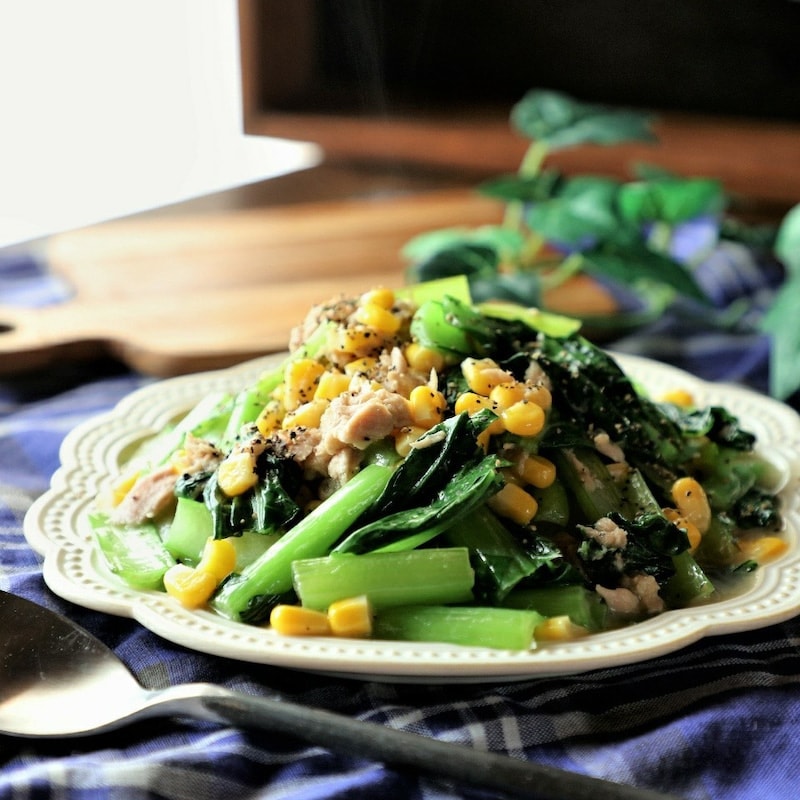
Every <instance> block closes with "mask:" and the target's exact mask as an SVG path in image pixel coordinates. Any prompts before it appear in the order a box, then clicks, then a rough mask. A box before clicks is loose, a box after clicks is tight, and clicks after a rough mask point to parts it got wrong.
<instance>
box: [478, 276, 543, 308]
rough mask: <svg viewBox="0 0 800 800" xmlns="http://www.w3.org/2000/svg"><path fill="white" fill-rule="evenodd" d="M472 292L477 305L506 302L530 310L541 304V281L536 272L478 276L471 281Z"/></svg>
mask: <svg viewBox="0 0 800 800" xmlns="http://www.w3.org/2000/svg"><path fill="white" fill-rule="evenodd" d="M470 291H471V294H472V299H473V301H474V302H476V303H484V302H488V301H491V300H506V301H509V302H512V303H519V304H520V305H521V306H524V307H526V308H528V307H532V306H538V305H539V304H540V302H541V280H540V279H539V275H538V274H537V273H536V272H511V273H498V274H497V275H494V276H492V277H486V276H483V275H481V276H477V277H475V278H473V279H472V280H470Z"/></svg>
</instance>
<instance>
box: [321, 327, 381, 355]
mask: <svg viewBox="0 0 800 800" xmlns="http://www.w3.org/2000/svg"><path fill="white" fill-rule="evenodd" d="M330 346H331V349H333V350H336V351H338V352H341V353H346V354H347V355H353V356H363V355H366V354H368V353H371V352H375V351H378V350H380V349H381V348H382V347H383V337H382V336H379V335H378V334H377V333H376V332H375V331H374V330H372V329H371V328H368V327H367V326H366V325H356V326H352V327H349V328H337V329H336V330H335V331H334V333H333V334H332V335H331V342H330Z"/></svg>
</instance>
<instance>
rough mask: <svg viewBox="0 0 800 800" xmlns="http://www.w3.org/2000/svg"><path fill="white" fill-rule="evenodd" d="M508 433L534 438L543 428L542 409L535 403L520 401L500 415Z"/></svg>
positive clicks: (543, 417)
mask: <svg viewBox="0 0 800 800" xmlns="http://www.w3.org/2000/svg"><path fill="white" fill-rule="evenodd" d="M500 417H501V418H502V420H503V423H504V424H505V426H506V430H507V431H508V432H509V433H513V434H516V435H517V436H536V435H538V434H539V433H541V432H542V428H544V421H545V414H544V409H543V408H542V407H541V406H539V405H537V404H536V403H531V402H529V401H527V400H522V401H521V402H519V403H514V405H513V406H510V407H509V408H506V409H505V410H503V411H502V412H501V413H500Z"/></svg>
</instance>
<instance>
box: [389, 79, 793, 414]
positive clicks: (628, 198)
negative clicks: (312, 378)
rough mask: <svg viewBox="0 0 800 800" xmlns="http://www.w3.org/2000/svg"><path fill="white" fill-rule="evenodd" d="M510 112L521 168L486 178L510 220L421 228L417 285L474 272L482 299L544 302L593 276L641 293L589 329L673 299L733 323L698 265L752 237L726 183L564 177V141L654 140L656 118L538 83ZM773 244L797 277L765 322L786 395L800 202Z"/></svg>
mask: <svg viewBox="0 0 800 800" xmlns="http://www.w3.org/2000/svg"><path fill="white" fill-rule="evenodd" d="M510 121H511V125H512V127H513V128H514V129H515V130H516V131H517V132H518V133H519V134H520V135H522V136H523V137H525V138H527V139H528V140H529V141H530V144H529V146H528V149H527V151H526V153H525V155H524V156H523V159H522V161H521V164H520V166H519V169H518V170H517V172H516V173H514V174H508V175H501V176H498V177H496V178H494V179H491V180H488V181H486V182H485V183H483V184H482V185H480V186H479V187H478V191H479V192H480V193H481V194H483V195H485V196H488V197H492V198H494V199H496V200H498V201H499V202H501V203H503V204H504V205H505V209H504V212H505V213H504V217H503V221H502V223H500V224H498V225H485V226H481V227H477V228H463V227H459V228H449V229H444V230H437V231H431V232H428V233H425V234H422V235H420V236H417V237H415V238H414V239H412V240H411V241H409V242H408V243H407V245H406V247H405V248H404V256H405V258H406V259H407V261H408V262H409V264H410V266H409V269H408V278H409V280H410V281H411V282H419V281H425V280H431V279H435V278H441V277H445V276H452V275H466V276H467V278H468V280H469V283H470V289H471V292H472V295H473V298H474V299H475V301H476V302H478V303H481V302H488V301H494V300H505V301H511V302H515V303H519V304H522V305H524V306H536V307H540V308H544V309H546V307H547V306H546V302H545V298H546V295H547V292H548V290H550V289H553V288H556V287H558V286H560V285H562V284H564V283H565V282H567V281H569V280H570V279H571V278H572V277H573V276H575V275H577V274H578V273H586V274H588V275H590V276H592V277H594V278H595V279H597V280H598V281H599V282H601V283H603V284H605V285H607V286H610V287H613V288H614V289H615V290H616V291H617V292H618V293H619V294H620V296H621V295H626V294H627V295H629V296H630V295H632V296H633V298H634V300H635V302H634V304H633V307H632V308H630V309H628V308H624V309H621V311H620V313H619V314H617V315H615V316H614V318H613V319H608V320H603V319H601V318H597V317H594V318H592V319H591V322H592V324H593V326H598V325H602V324H603V323H604V322H607V324H608V325H609V326H611V327H612V328H613V329H615V330H618V331H621V330H625V329H627V328H629V327H631V326H634V327H635V326H637V325H640V324H642V323H644V322H648V321H652V320H654V319H656V318H658V316H660V315H661V314H662V313H663V312H664V310H665V309H667V308H668V307H669V306H671V305H672V304H674V303H675V302H676V301H680V302H681V303H682V304H683V305H684V306H688V307H689V309H693V313H695V314H696V315H699V316H702V317H703V319H704V320H707V321H708V324H713V325H718V326H725V325H730V324H732V322H735V321H736V315H735V313H733V312H735V309H722V310H720V309H716V308H714V307H713V303H712V299H711V298H710V297H709V296H708V294H707V293H706V291H705V290H704V289H703V287H702V284H701V282H699V281H698V279H697V274H696V273H697V267H698V266H699V265H700V264H702V263H703V261H704V260H705V259H706V258H708V256H709V255H711V253H712V252H713V251H714V249H715V248H716V247H717V246H718V245H719V243H720V241H721V240H722V239H723V238H728V237H730V236H731V235H735V236H736V238H739V239H740V240H741V241H746V240H747V237H748V236H749V235H750V234H755V232H754V231H753V230H752V229H750V228H748V226H746V225H745V224H744V223H738V222H737V223H736V225H732V224H731V219H730V216H729V211H730V209H729V205H730V202H729V197H728V195H727V194H726V192H725V190H724V188H723V186H722V185H721V183H720V182H719V181H717V180H713V179H710V178H684V177H678V176H675V175H673V174H670V173H668V172H666V171H665V170H662V169H660V168H658V167H654V166H642V165H639V166H638V167H635V173H634V177H633V178H632V179H631V180H627V181H622V180H617V179H615V178H611V177H605V176H599V175H577V176H571V177H568V176H566V175H563V174H561V173H560V172H559V171H557V170H555V169H553V168H550V167H547V166H546V161H547V158H548V156H549V155H551V154H552V153H554V152H556V151H558V150H562V149H565V148H568V147H574V146H578V145H585V144H597V145H604V146H611V145H615V144H622V143H625V142H633V141H640V142H642V141H643V142H647V141H655V139H656V137H655V134H654V133H653V129H652V123H653V119H652V117H651V116H650V115H648V114H645V113H642V112H639V111H634V110H628V109H617V108H608V107H605V106H602V105H596V104H590V103H584V102H580V101H577V100H575V99H573V98H571V97H569V96H567V95H565V94H562V93H559V92H555V91H549V90H542V89H535V90H532V91H530V92H528V93H527V94H526V95H525V96H524V97H523V98H522V99H521V100H520V101H519V102H518V103H517V104H516V105H515V106H514V107H513V109H512V111H511V117H510ZM731 231H735V234H732V233H731ZM758 233H759V244H760V245H766V246H768V247H769V246H771V245H772V238H773V237H774V232H768V233H767V235H766V236H763V235H762V233H763V232H761V231H759V232H758ZM687 239H688V240H689V241H690V242H691V247H689V248H688V250H687V249H686V248H685V246H684V243H685V241H686V240H687ZM775 253H776V255H777V256H778V257H779V258H780V259H781V260H782V261H783V262H784V263H785V264H786V267H787V269H788V272H789V277H788V280H787V281H786V283H785V285H784V286H782V288H781V290H780V292H779V295H778V298H777V300H776V302H775V304H774V306H773V307H772V308H771V309H770V311H769V313H768V314H767V315H766V318H765V319H764V321H763V326H762V329H763V331H764V332H767V333H769V334H770V335H771V337H772V340H773V352H772V354H771V392H772V394H774V395H775V396H776V397H779V398H782V399H785V398H787V397H788V396H789V395H791V394H792V393H793V392H794V391H796V390H797V389H798V388H800V358H797V356H798V355H800V328H797V327H796V326H793V325H790V324H787V321H788V320H790V319H791V317H792V315H793V313H794V311H793V310H794V309H796V308H797V307H798V303H800V211H796V213H794V214H790V215H789V216H788V217H787V218H786V220H785V221H784V223H783V225H782V227H781V232H780V235H779V236H778V238H777V240H776V243H775Z"/></svg>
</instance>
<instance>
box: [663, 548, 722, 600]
mask: <svg viewBox="0 0 800 800" xmlns="http://www.w3.org/2000/svg"><path fill="white" fill-rule="evenodd" d="M672 562H673V564H674V565H675V574H674V575H673V576H672V577H671V578H670V579H669V580H668V581H667V584H666V586H664V587H663V588H662V590H661V596H662V597H663V598H664V602H665V603H666V604H667V605H668V606H669V607H671V608H685V607H686V606H688V605H690V604H691V603H694V602H697V601H699V600H706V599H708V598H709V597H711V595H712V594H714V591H715V589H714V584H713V583H712V582H711V581H710V580H709V578H708V576H707V575H706V574H705V572H703V570H702V569H701V568H700V566H699V565H698V563H697V562H696V561H695V560H694V558H693V557H692V555H691V554H690V553H689V551H688V550H686V551H684V552H683V553H680V554H679V555H677V556H673V557H672Z"/></svg>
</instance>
